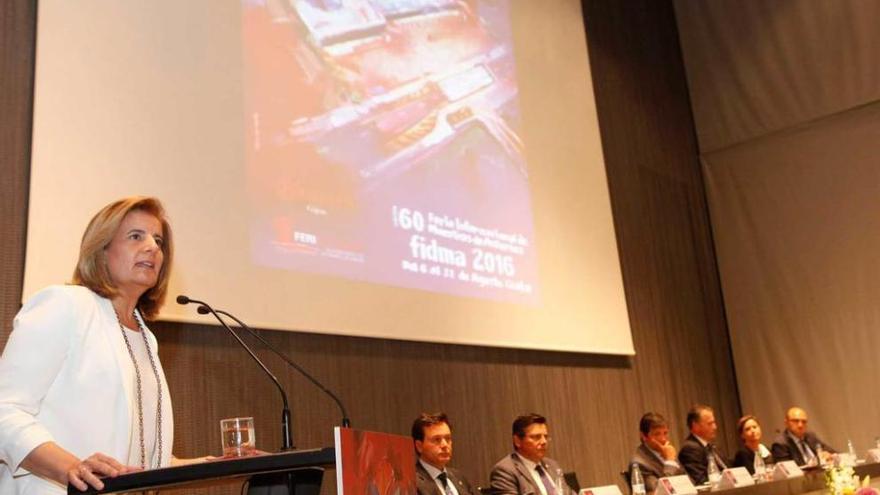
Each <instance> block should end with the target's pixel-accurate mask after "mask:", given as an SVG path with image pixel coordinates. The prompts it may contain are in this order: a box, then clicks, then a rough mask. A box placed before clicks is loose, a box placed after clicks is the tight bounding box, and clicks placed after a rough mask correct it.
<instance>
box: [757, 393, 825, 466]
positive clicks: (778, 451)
mask: <svg viewBox="0 0 880 495" xmlns="http://www.w3.org/2000/svg"><path fill="white" fill-rule="evenodd" d="M820 446H821V448H820ZM770 453H771V454H773V458H774V459H775V460H776V462H782V461H794V462H796V463H797V465H798V466H818V465H819V463H820V459H819V456H820V455H821V456H822V459H821V461H823V462H828V461H829V460H830V459H831V454H835V453H837V451H836V450H834V449H832V448H831V447H829V446H828V444H826V443H825V442H823V441H822V440H820V439H819V437H818V436H816V434H815V433H813V432H811V431H807V413H806V411H804V410H803V409H801V408H799V407H792V408H790V409H789V410H788V411H786V413H785V431H784V432H782V433H781V434H780V435H779V436H777V437H776V438H775V439H774V440H773V445H772V446H771V447H770Z"/></svg>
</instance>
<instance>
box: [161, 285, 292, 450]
mask: <svg viewBox="0 0 880 495" xmlns="http://www.w3.org/2000/svg"><path fill="white" fill-rule="evenodd" d="M190 303H195V304H198V305H199V310H201V309H202V308H205V312H202V311H199V313H200V314H207V313H211V314H212V315H214V318H216V319H217V321H219V322H220V324H221V325H223V328H225V329H226V330H229V333H231V334H232V336H233V337H235V340H236V341H238V343H239V344H240V345H241V346H242V347H244V350H246V351H247V353H248V354H250V356H251V357H252V358H253V359H254V361H256V363H257V364H258V365H259V366H260V368H262V369H263V371H264V372H265V373H266V374H267V375H269V378H271V379H272V382H273V383H274V384H275V386H276V387H278V391H279V392H281V401H282V402H283V403H284V409H283V410H282V412H281V444H282V445H281V451H282V452H283V451H288V450H293V449H294V447H293V433H292V431H291V429H290V406H289V405H288V402H287V393H285V392H284V389H283V388H282V387H281V383H279V382H278V379H277V378H275V375H273V374H272V372H271V371H269V368H267V367H266V365H265V364H263V362H262V361H260V358H258V357H257V355H256V354H254V351H252V350H251V348H250V347H248V345H247V344H245V343H244V341H243V340H241V337H239V336H238V334H237V333H235V331H234V330H233V329H232V328H231V327H230V326H229V325H227V324H226V322H225V321H223V318H220V315H218V314H217V312H216V311H214V308H212V307H211V305H209V304H208V303H206V302H204V301H199V300H198V299H191V298H189V297H187V296H184V295H182V294H181V295H179V296H177V304H181V305H187V304H190Z"/></svg>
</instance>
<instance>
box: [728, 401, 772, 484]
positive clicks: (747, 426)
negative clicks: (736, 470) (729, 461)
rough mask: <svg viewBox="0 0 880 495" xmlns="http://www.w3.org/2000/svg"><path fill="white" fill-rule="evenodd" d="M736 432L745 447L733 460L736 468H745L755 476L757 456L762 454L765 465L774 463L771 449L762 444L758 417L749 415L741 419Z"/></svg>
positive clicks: (737, 423)
mask: <svg viewBox="0 0 880 495" xmlns="http://www.w3.org/2000/svg"><path fill="white" fill-rule="evenodd" d="M736 431H737V433H739V438H740V440H742V445H743V446H742V448H741V449H739V450H738V451H737V452H736V456H735V457H734V458H733V465H734V467H744V468H746V469H748V470H749V473H751V474H755V454H760V456H761V459H762V460H763V461H764V464H765V465H769V464H772V463H773V456H772V455H770V449H768V448H767V447H765V446H764V444H762V443H761V425H760V423H758V419H757V418H756V417H754V416H752V415H751V414H748V415H746V416H743V417H741V418H739V421H737V422H736Z"/></svg>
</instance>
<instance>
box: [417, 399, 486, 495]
mask: <svg viewBox="0 0 880 495" xmlns="http://www.w3.org/2000/svg"><path fill="white" fill-rule="evenodd" d="M412 438H413V446H414V447H415V449H416V454H417V455H418V456H419V459H418V461H416V488H417V489H418V495H476V493H475V492H474V490H473V488H471V484H470V483H469V482H468V480H467V478H465V477H464V476H463V475H462V474H461V473H459V472H458V471H457V470H455V469H453V468H451V467H448V466H447V464H449V461H450V460H452V428H451V427H450V425H449V418H448V417H447V416H446V413H442V412H438V413H432V414H429V413H422V414H420V415H419V417H418V418H416V419H415V421H413V425H412Z"/></svg>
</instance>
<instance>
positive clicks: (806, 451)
mask: <svg viewBox="0 0 880 495" xmlns="http://www.w3.org/2000/svg"><path fill="white" fill-rule="evenodd" d="M798 444H799V445H800V447H801V454H802V455H803V456H804V464H812V463H815V461H816V454H814V453H813V449H811V448H810V446H809V445H807V442H805V441H803V440H800V441H798Z"/></svg>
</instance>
